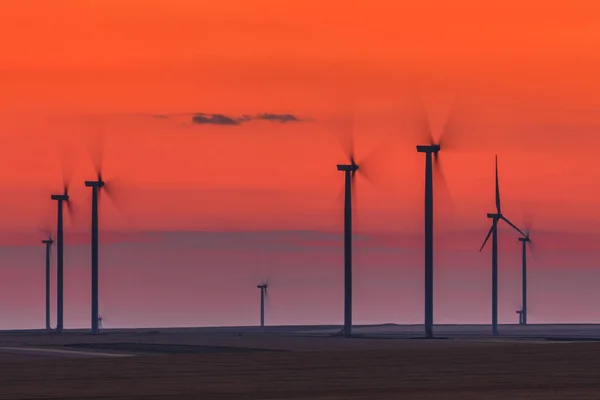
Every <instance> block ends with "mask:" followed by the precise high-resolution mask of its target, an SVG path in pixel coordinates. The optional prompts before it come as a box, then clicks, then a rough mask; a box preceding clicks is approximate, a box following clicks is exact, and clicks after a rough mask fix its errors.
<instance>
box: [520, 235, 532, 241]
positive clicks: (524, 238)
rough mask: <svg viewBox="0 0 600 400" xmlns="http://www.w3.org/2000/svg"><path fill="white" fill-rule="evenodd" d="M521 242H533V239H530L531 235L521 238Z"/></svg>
mask: <svg viewBox="0 0 600 400" xmlns="http://www.w3.org/2000/svg"><path fill="white" fill-rule="evenodd" d="M519 242H531V239H529V235H527V236H525V237H520V238H519Z"/></svg>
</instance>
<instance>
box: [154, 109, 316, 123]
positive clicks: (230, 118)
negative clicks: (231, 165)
mask: <svg viewBox="0 0 600 400" xmlns="http://www.w3.org/2000/svg"><path fill="white" fill-rule="evenodd" d="M155 117H156V118H159V119H174V118H175V117H185V118H186V121H184V122H183V124H184V125H187V126H191V125H221V126H239V125H242V124H244V123H248V122H252V121H269V122H272V123H280V124H287V123H295V122H307V121H310V119H308V118H301V117H299V116H297V115H293V114H273V113H261V114H255V115H242V116H235V115H225V114H212V113H200V112H198V113H186V114H161V115H155ZM188 118H189V119H188Z"/></svg>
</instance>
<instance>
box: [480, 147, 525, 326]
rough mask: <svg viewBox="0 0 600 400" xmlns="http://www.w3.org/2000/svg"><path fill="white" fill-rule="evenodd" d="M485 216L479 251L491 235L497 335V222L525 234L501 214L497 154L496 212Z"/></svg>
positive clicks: (493, 296)
mask: <svg viewBox="0 0 600 400" xmlns="http://www.w3.org/2000/svg"><path fill="white" fill-rule="evenodd" d="M487 217H488V218H490V219H491V220H492V226H491V228H490V230H489V231H488V234H487V236H486V237H485V240H484V241H483V244H482V245H481V248H480V249H479V251H482V250H483V248H484V247H485V244H486V243H487V241H488V239H489V238H490V236H492V334H493V335H494V336H498V222H499V221H500V220H502V221H504V222H506V223H507V224H508V225H510V226H511V227H512V228H513V229H515V230H516V231H517V232H519V233H520V234H521V235H522V236H526V235H525V234H524V233H523V232H522V231H521V230H520V229H519V228H517V227H516V225H515V224H513V223H512V222H510V221H509V220H508V219H507V218H506V217H505V216H504V215H503V214H502V208H501V205H500V187H499V184H498V156H496V212H495V213H488V214H487Z"/></svg>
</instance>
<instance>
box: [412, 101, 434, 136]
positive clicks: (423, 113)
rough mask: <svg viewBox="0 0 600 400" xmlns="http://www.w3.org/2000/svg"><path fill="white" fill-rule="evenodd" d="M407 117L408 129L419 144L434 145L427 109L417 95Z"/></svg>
mask: <svg viewBox="0 0 600 400" xmlns="http://www.w3.org/2000/svg"><path fill="white" fill-rule="evenodd" d="M411 114H412V115H410V116H409V119H410V122H409V129H410V130H411V131H412V132H414V134H415V137H416V138H418V140H419V142H420V143H419V144H434V140H433V134H432V133H431V124H430V122H429V113H428V112H427V107H426V106H425V103H424V102H423V100H422V99H421V97H420V96H419V95H417V96H416V99H415V105H414V109H413V110H412V112H411Z"/></svg>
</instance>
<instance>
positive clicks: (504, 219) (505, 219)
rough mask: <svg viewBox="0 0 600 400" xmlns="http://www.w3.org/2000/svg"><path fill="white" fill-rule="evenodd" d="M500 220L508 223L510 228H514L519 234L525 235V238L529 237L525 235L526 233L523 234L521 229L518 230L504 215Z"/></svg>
mask: <svg viewBox="0 0 600 400" xmlns="http://www.w3.org/2000/svg"><path fill="white" fill-rule="evenodd" d="M500 219H502V220H503V221H504V222H506V223H507V224H509V225H510V226H512V227H513V228H514V229H515V230H516V231H517V232H519V233H520V234H521V235H523V237H526V236H527V235H525V233H523V231H522V230H520V229H519V228H517V226H516V225H515V224H513V223H512V222H510V221H509V220H508V219H507V218H506V217H505V216H504V215H501V216H500Z"/></svg>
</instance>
